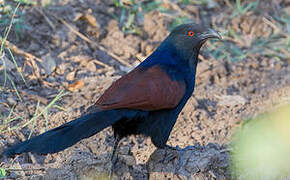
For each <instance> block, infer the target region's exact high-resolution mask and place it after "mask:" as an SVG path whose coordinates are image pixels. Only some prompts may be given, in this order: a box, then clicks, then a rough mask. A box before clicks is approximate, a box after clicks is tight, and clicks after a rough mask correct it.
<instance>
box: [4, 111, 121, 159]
mask: <svg viewBox="0 0 290 180" xmlns="http://www.w3.org/2000/svg"><path fill="white" fill-rule="evenodd" d="M123 115H125V114H124V113H120V112H118V111H114V110H111V111H98V112H95V113H92V114H88V115H85V116H82V117H80V118H78V119H75V120H73V121H70V122H68V123H66V124H63V125H61V126H59V127H57V128H54V129H51V130H49V131H47V132H45V133H43V134H41V135H39V136H36V137H33V138H31V139H29V140H27V141H24V142H22V143H19V144H16V145H13V146H12V147H10V148H8V149H6V151H4V153H3V155H4V156H8V157H10V156H13V155H15V154H21V153H24V152H34V153H39V154H48V153H56V152H59V151H62V150H64V149H66V148H68V147H70V146H72V145H74V144H75V143H77V142H78V141H80V140H82V139H84V138H88V137H91V136H93V135H94V134H96V133H98V132H99V131H101V130H103V129H104V128H106V127H108V126H110V125H112V124H114V123H115V122H117V121H118V120H120V119H121V118H122V117H123Z"/></svg>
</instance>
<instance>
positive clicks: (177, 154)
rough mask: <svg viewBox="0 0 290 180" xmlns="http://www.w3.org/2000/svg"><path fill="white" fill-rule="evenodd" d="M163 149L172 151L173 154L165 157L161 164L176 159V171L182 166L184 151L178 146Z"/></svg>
mask: <svg viewBox="0 0 290 180" xmlns="http://www.w3.org/2000/svg"><path fill="white" fill-rule="evenodd" d="M164 149H165V150H166V149H169V150H174V151H175V152H174V153H173V154H171V155H169V156H165V157H164V159H163V162H169V161H171V160H172V159H174V158H178V165H177V169H176V171H178V170H179V169H180V168H181V167H182V165H183V160H184V159H183V154H184V152H185V150H184V149H182V148H180V147H179V146H176V147H173V146H168V145H165V147H164Z"/></svg>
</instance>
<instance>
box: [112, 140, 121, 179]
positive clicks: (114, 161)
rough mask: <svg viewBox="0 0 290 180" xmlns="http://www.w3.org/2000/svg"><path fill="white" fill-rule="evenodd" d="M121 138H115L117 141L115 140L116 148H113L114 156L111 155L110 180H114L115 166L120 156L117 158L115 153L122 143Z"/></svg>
mask: <svg viewBox="0 0 290 180" xmlns="http://www.w3.org/2000/svg"><path fill="white" fill-rule="evenodd" d="M120 140H121V139H120V137H119V136H118V135H116V136H115V140H114V146H113V150H112V154H111V158H110V159H111V170H110V179H111V178H112V175H113V172H114V166H115V164H116V162H117V160H118V155H117V157H116V158H115V153H116V150H117V148H118V145H119V142H120Z"/></svg>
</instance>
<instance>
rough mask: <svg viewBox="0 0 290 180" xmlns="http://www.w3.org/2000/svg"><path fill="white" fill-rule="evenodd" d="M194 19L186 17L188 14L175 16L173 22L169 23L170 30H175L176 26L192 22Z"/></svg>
mask: <svg viewBox="0 0 290 180" xmlns="http://www.w3.org/2000/svg"><path fill="white" fill-rule="evenodd" d="M191 22H192V19H190V18H188V17H186V16H179V17H177V18H175V19H174V20H173V21H172V22H171V24H170V25H169V30H170V31H171V30H173V29H174V28H175V27H176V26H178V25H180V24H184V23H191Z"/></svg>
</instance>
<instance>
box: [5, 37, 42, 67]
mask: <svg viewBox="0 0 290 180" xmlns="http://www.w3.org/2000/svg"><path fill="white" fill-rule="evenodd" d="M4 43H5V46H7V47H9V49H11V51H13V53H15V54H17V55H20V56H25V57H26V58H29V59H33V60H34V59H35V60H36V61H38V62H42V60H41V59H40V58H38V57H36V56H34V55H32V54H30V53H28V52H25V51H23V50H22V49H19V48H18V47H17V46H16V45H14V44H12V43H11V42H9V41H7V40H5V42H4Z"/></svg>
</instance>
